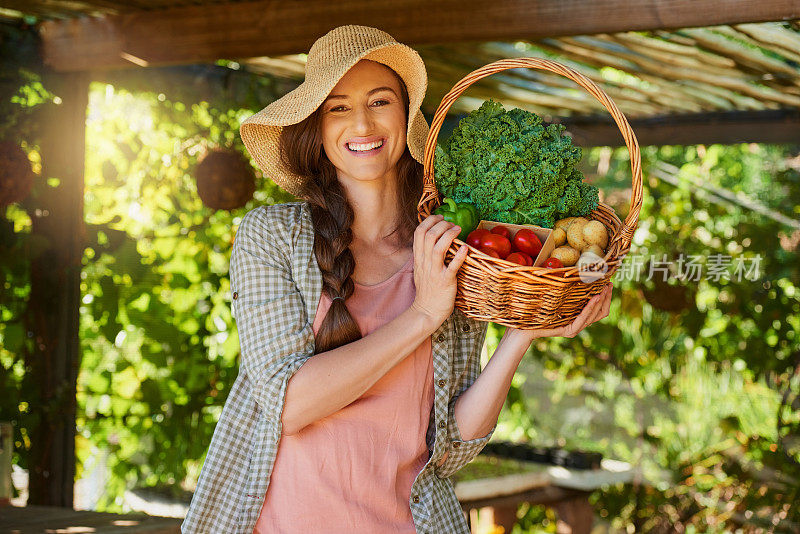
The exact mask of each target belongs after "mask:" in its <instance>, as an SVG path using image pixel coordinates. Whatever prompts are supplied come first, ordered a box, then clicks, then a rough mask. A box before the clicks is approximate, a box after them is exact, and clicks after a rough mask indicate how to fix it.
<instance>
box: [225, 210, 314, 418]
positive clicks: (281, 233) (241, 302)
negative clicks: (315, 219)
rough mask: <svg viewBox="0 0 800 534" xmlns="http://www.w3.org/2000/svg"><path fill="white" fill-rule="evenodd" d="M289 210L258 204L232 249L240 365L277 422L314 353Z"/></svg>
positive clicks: (260, 404)
mask: <svg viewBox="0 0 800 534" xmlns="http://www.w3.org/2000/svg"><path fill="white" fill-rule="evenodd" d="M291 213H292V212H291V211H290V210H286V209H281V208H280V207H279V206H268V207H264V206H262V207H260V208H256V209H254V210H251V211H249V212H248V213H247V214H246V215H245V216H244V217H243V219H242V222H241V223H240V225H239V228H238V230H237V232H236V237H235V239H234V244H233V250H232V252H231V263H230V281H231V290H232V291H233V297H234V298H233V306H232V308H233V315H234V318H235V319H236V325H237V327H238V331H239V340H240V345H241V362H240V366H241V369H242V370H243V371H244V372H245V373H247V375H248V377H249V379H250V382H251V384H252V387H253V396H254V398H255V400H256V402H257V403H258V405H259V407H260V408H261V409H262V410H263V411H264V413H265V415H266V417H267V418H268V419H269V420H270V421H272V422H274V423H275V424H277V425H278V426H279V423H280V418H281V412H282V411H283V404H284V399H285V395H286V386H287V383H288V382H289V379H290V378H291V377H292V375H293V374H294V373H295V372H296V371H297V370H298V369H299V368H300V367H301V366H302V365H303V363H305V361H306V360H308V358H309V357H311V355H313V353H314V334H313V330H312V325H311V324H310V323H309V322H308V320H307V317H306V315H307V313H306V310H305V306H304V301H303V297H302V294H301V292H300V290H299V289H298V287H297V286H296V284H295V282H294V279H293V278H292V274H291V250H292V248H291V240H290V237H289V232H288V231H287V230H286V228H288V224H289V223H290V221H289V217H291Z"/></svg>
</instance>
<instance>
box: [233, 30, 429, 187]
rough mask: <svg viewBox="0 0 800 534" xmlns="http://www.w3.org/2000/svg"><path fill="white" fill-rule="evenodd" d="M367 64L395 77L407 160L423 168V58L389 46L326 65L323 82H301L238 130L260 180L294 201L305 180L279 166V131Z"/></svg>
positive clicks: (400, 46)
mask: <svg viewBox="0 0 800 534" xmlns="http://www.w3.org/2000/svg"><path fill="white" fill-rule="evenodd" d="M362 59H369V60H372V61H377V62H378V63H382V64H384V65H386V66H387V67H389V68H390V69H392V70H393V71H395V72H396V73H397V74H398V75H399V76H400V78H401V79H402V80H403V82H404V83H405V85H406V89H407V90H408V99H409V104H408V111H409V113H408V115H409V120H408V130H407V132H406V144H407V145H408V150H409V152H410V154H411V156H412V157H413V158H414V159H415V160H417V161H418V162H420V163H422V162H423V158H424V155H425V141H426V139H427V137H428V129H429V127H428V123H427V121H426V120H425V117H424V116H423V115H422V111H421V110H420V106H421V105H422V100H423V98H424V97H425V91H426V89H427V86H428V77H427V72H426V70H425V64H424V62H423V61H422V58H421V57H420V55H419V54H418V53H417V51H416V50H414V49H413V48H411V47H409V46H406V45H404V44H402V43H397V42H392V43H387V44H382V45H379V46H376V47H373V48H369V49H366V50H364V51H363V52H362V53H360V54H357V55H355V56H353V57H351V58H348V60H346V61H342V62H340V63H339V64H336V65H331V69H330V70H329V71H327V72H326V73H325V75H324V76H323V77H322V79H314V80H309V79H308V77H307V78H306V80H305V81H303V83H301V84H300V85H299V86H297V88H296V89H294V90H292V91H290V92H289V93H287V94H285V95H284V96H282V97H281V98H279V99H278V100H276V101H274V102H272V103H271V104H269V105H268V106H266V107H265V108H264V109H262V110H261V111H259V112H258V113H255V114H254V115H251V116H250V117H248V118H247V119H245V120H244V121H242V124H241V126H240V128H239V133H240V135H241V137H242V141H243V142H244V145H245V147H246V148H247V150H248V151H249V152H250V154H251V155H252V156H253V158H254V159H255V160H256V164H257V165H258V166H259V168H261V170H262V171H263V172H264V174H265V175H266V176H267V177H268V178H270V179H272V180H273V181H274V182H275V183H276V184H277V185H278V186H279V187H281V188H282V189H284V190H286V191H288V192H290V193H292V194H294V195H296V196H297V195H299V194H300V192H301V191H302V186H303V181H304V178H303V177H300V176H297V175H295V174H293V173H290V172H288V171H286V170H285V169H284V168H283V166H282V165H281V164H280V154H279V145H278V142H279V139H280V133H281V130H282V128H283V126H287V125H290V124H297V123H299V122H301V121H303V120H305V119H306V118H308V117H309V116H310V115H311V114H312V113H313V112H314V111H315V110H316V109H317V108H318V107H319V106H320V105H322V103H323V102H324V101H325V99H326V98H327V97H328V95H329V94H330V92H331V91H332V90H333V88H334V87H335V86H336V84H337V83H338V82H339V80H341V78H342V77H343V76H344V75H345V74H346V73H347V71H349V70H350V69H351V68H352V67H353V66H354V65H355V64H356V63H358V62H359V61H361V60H362Z"/></svg>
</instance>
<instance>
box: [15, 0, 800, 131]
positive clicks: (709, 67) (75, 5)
mask: <svg viewBox="0 0 800 534" xmlns="http://www.w3.org/2000/svg"><path fill="white" fill-rule="evenodd" d="M610 3H611V2H609V4H610ZM763 3H764V5H765V6H766V7H765V8H764V10H765V11H764V12H765V13H766V12H767V8H768V7H769V6H768V5H767V4H770V2H769V1H768V0H764V2H763ZM771 3H772V4H779V2H778V3H776V2H771ZM223 4H224V5H231V6H234V5H236V6H244V5H247V4H245V3H240V2H236V1H231V0H128V1H125V2H120V1H115V0H0V19H2V18H7V19H9V18H10V19H15V18H17V19H18V18H20V17H28V18H29V19H30V20H32V21H41V20H61V19H65V20H69V19H76V18H81V17H83V18H84V19H85V18H86V17H87V16H90V17H105V16H112V17H113V16H116V15H126V14H131V13H143V12H148V13H155V14H158V13H159V11H161V10H164V9H167V8H170V9H171V8H179V7H182V6H183V7H186V6H195V7H198V6H199V7H203V6H208V7H209V8H211V6H219V5H223ZM617 4H618V3H617ZM639 4H641V5H640V6H639V8H642V11H637V12H636V13H637V14H636V17H635V18H637V20H638V18H641V17H643V16H644V14H646V13H647V7H648V6H649V4H646V3H645V4H642V3H641V2H639V3H637V5H639ZM531 5H533V4H531ZM553 5H556V4H553ZM619 5H623V4H619ZM619 5H618V6H617V7H619ZM631 5H633V4H631ZM742 5H745V4H742ZM747 5H750V6H751V9H755V8H754V7H753V6H755V5H756V4H747ZM642 6H644V7H642ZM698 9H699V8H698ZM719 9H722V8H721V7H720V8H719ZM663 16H666V12H665V14H664V15H663ZM704 16H706V17H707V16H710V15H704ZM34 17H35V19H34ZM623 27H630V26H623ZM413 46H414V48H415V49H417V50H418V51H419V52H420V54H421V55H422V57H423V58H424V60H425V64H426V66H427V68H428V76H429V90H428V93H427V96H426V100H425V102H424V104H423V109H424V111H425V112H426V113H429V114H432V113H433V112H434V111H435V108H436V106H437V105H438V103H439V102H440V101H441V99H442V96H443V95H444V94H445V93H446V92H447V91H448V90H449V89H450V88H451V87H452V86H453V85H454V84H455V82H457V81H458V80H459V79H461V78H462V77H463V76H464V75H466V74H467V73H468V72H470V71H472V70H474V69H476V68H478V67H480V66H482V65H485V64H487V63H490V62H492V61H495V60H497V59H500V58H505V57H514V56H535V57H544V58H548V59H552V60H555V61H558V62H561V63H564V64H566V65H568V66H570V67H573V68H575V69H576V70H578V71H580V72H581V73H583V74H584V75H586V76H588V77H589V78H591V79H592V80H594V81H595V82H597V83H598V84H600V85H601V87H602V88H603V89H604V90H605V91H606V92H607V93H608V95H609V96H610V97H611V98H612V99H613V100H614V101H615V102H616V104H617V105H618V106H619V107H620V109H621V110H622V111H623V113H625V114H626V116H628V117H629V118H630V119H636V118H647V117H656V116H676V115H690V114H695V115H696V114H702V113H718V112H729V111H737V112H769V111H775V110H779V111H789V112H792V113H796V112H798V111H800V19H794V20H789V21H784V22H757V23H743V24H731V25H720V26H707V27H690V28H684V29H678V30H653V31H629V32H619V33H601V34H596V35H579V36H567V37H557V38H553V37H549V38H538V39H531V40H515V41H511V42H506V41H486V42H474V41H473V42H470V41H464V42H457V43H448V44H415V45H413ZM229 59H236V58H229ZM239 63H240V64H241V65H242V67H243V68H245V69H247V70H251V71H255V72H258V73H264V74H270V75H272V76H277V77H280V78H284V79H288V80H297V81H298V82H299V81H300V80H302V78H303V71H304V66H305V55H304V54H296V55H289V56H272V57H258V58H247V59H241V60H240V61H239ZM487 98H494V99H496V100H499V101H501V102H502V103H503V104H505V105H507V106H514V107H521V108H524V109H528V110H530V111H534V112H536V113H539V114H541V115H542V116H545V117H586V116H603V115H607V112H606V111H605V108H604V107H603V106H602V105H601V104H600V103H599V102H598V101H596V100H595V99H594V98H593V97H592V96H591V95H589V94H588V93H586V92H585V91H583V90H582V89H580V88H579V87H578V86H577V85H576V84H575V83H573V82H572V81H570V80H568V79H566V78H563V77H561V76H558V75H556V74H551V73H547V72H543V71H533V70H530V69H516V70H511V71H505V72H503V73H499V74H495V75H493V76H490V77H488V78H484V79H482V80H479V81H478V82H477V83H475V84H473V85H472V86H471V87H470V88H469V89H468V90H467V92H466V93H465V94H464V95H463V96H462V97H460V98H459V99H458V100H457V101H456V103H455V104H454V105H453V106H452V107H451V109H450V113H451V114H456V115H458V114H462V113H465V112H468V111H470V110H472V109H475V108H476V107H477V106H478V105H480V103H481V102H482V101H483V100H485V99H487Z"/></svg>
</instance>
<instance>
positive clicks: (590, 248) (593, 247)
mask: <svg viewBox="0 0 800 534" xmlns="http://www.w3.org/2000/svg"><path fill="white" fill-rule="evenodd" d="M586 252H592V253H593V254H597V255H598V256H600V257H601V258H602V257H603V256H605V255H606V253H605V252H604V251H603V249H602V248H600V245H589V246H588V247H586V248H584V249H583V250H581V255H583V254H584V253H586Z"/></svg>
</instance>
